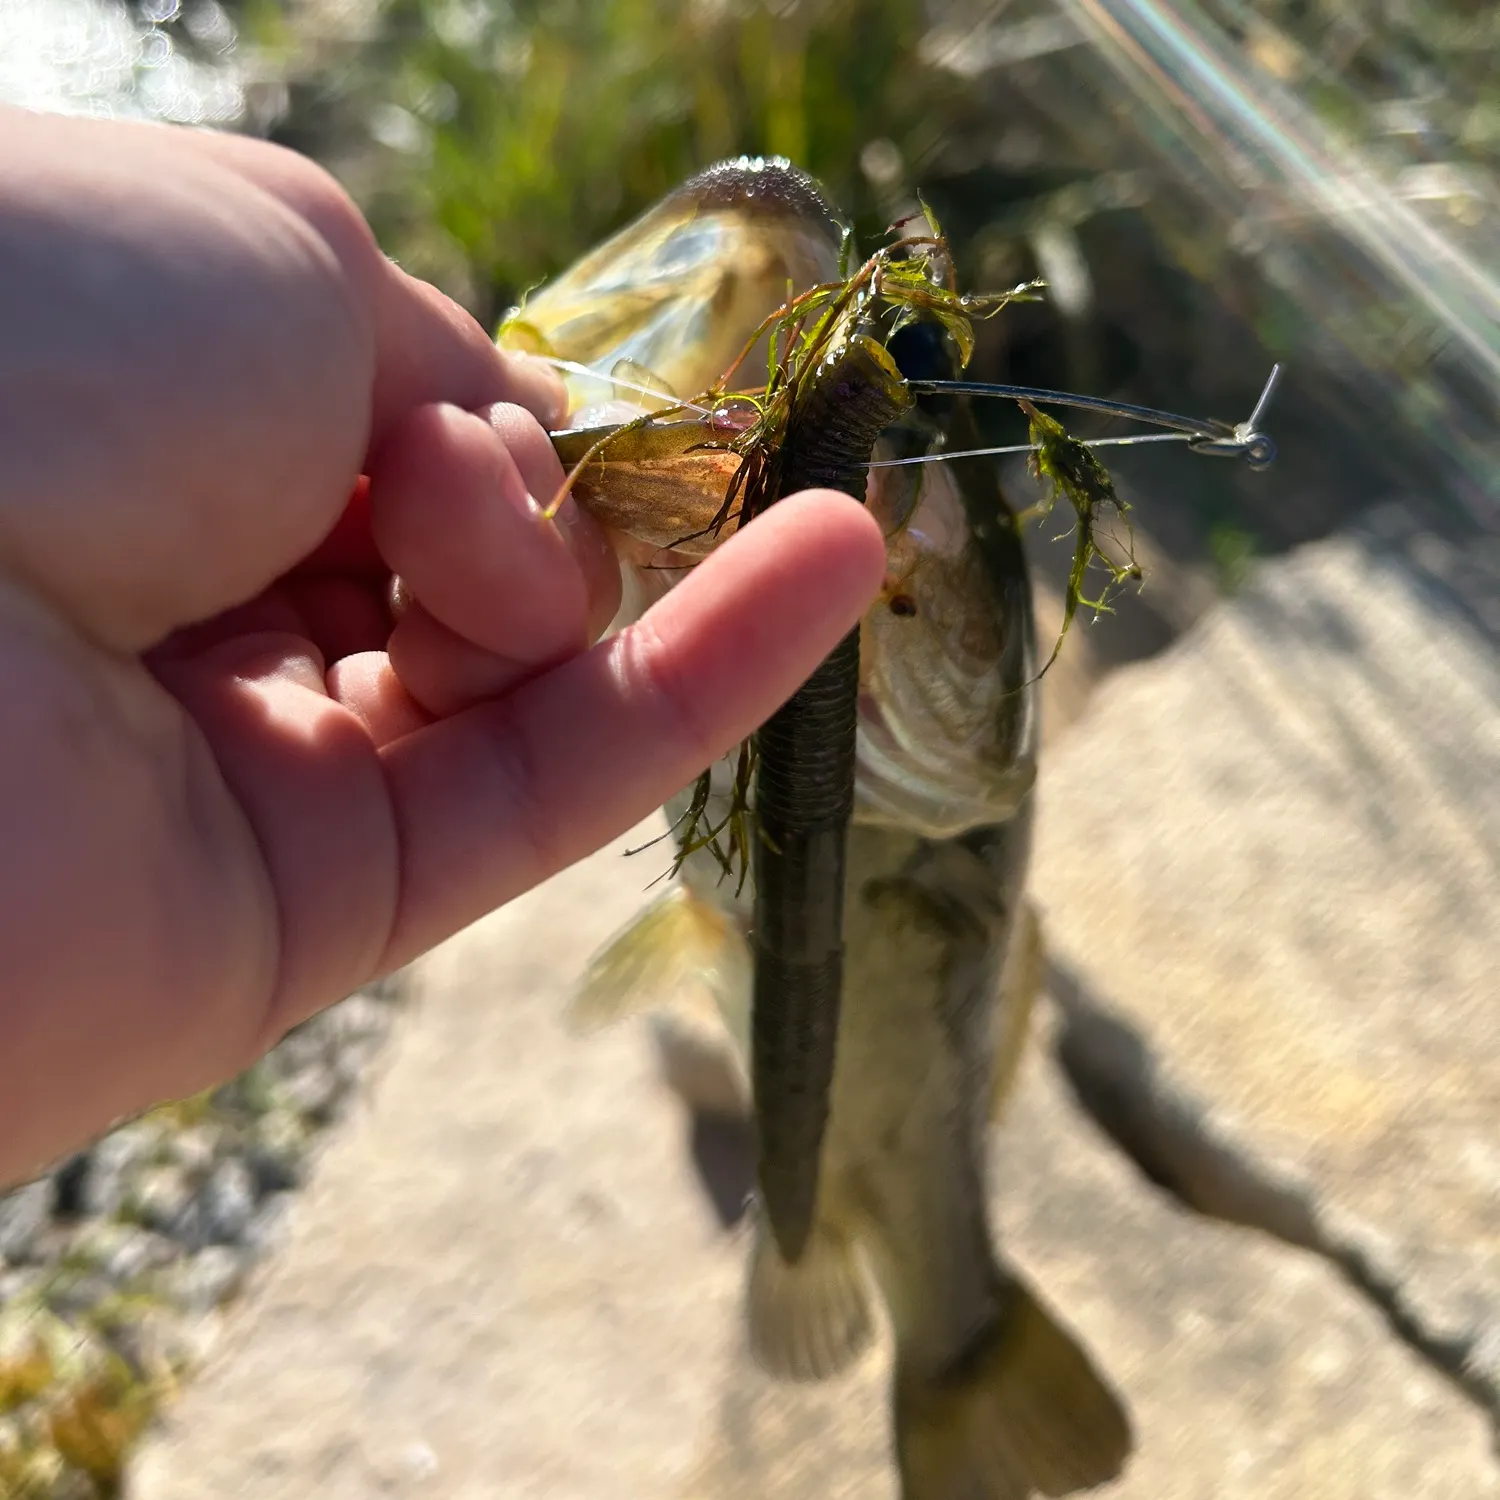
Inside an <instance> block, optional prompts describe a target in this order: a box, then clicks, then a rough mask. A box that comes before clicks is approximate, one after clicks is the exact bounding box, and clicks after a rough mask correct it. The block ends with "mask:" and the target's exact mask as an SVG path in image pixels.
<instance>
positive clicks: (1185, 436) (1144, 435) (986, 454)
mask: <svg viewBox="0 0 1500 1500" xmlns="http://www.w3.org/2000/svg"><path fill="white" fill-rule="evenodd" d="M1194 435H1195V434H1193V433H1191V432H1140V433H1136V434H1135V435H1134V436H1131V437H1109V438H1084V439H1082V440H1081V441H1082V443H1083V446H1084V447H1085V448H1129V447H1133V446H1134V445H1135V444H1136V443H1190V442H1192V440H1193V437H1194ZM1036 451H1037V444H1035V443H1007V444H1005V445H1004V446H1003V447H1000V448H963V449H960V450H959V451H958V452H957V453H919V454H917V456H916V457H915V458H878V459H872V460H871V461H870V462H869V463H868V464H866V465H865V467H866V468H868V469H899V468H901V467H902V465H904V464H940V463H946V462H947V460H949V459H950V458H996V457H999V456H1001V455H1003V454H1006V453H1035V452H1036Z"/></svg>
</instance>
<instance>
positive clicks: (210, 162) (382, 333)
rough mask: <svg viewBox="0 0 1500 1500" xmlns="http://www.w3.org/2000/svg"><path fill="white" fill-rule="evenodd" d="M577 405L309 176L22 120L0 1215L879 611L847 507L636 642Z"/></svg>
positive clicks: (240, 149) (506, 885)
mask: <svg viewBox="0 0 1500 1500" xmlns="http://www.w3.org/2000/svg"><path fill="white" fill-rule="evenodd" d="M560 399H561V389H560V387H559V386H558V384H557V382H556V380H555V378H554V377H553V376H552V375H551V374H550V372H548V371H546V370H545V369H543V368H541V367H540V366H537V365H535V364H533V363H531V362H528V361H521V360H519V359H516V358H512V357H508V356H505V355H502V354H500V353H499V352H497V351H496V350H495V349H494V348H493V346H492V345H491V343H490V341H489V339H488V338H487V337H486V335H485V333H484V331H483V330H482V329H481V328H480V327H479V326H478V325H477V324H476V323H475V322H474V321H473V320H472V319H470V318H469V317H468V315H467V314H466V313H464V312H463V311H462V310H461V309H459V308H458V307H456V306H454V305H453V304H452V303H450V302H448V301H447V300H446V299H444V298H443V297H441V296H440V295H439V294H438V293H437V292H435V291H434V290H432V289H431V288H430V287H427V286H424V285H423V284H421V283H420V282H417V281H415V280H413V279H412V278H410V277H408V276H406V275H405V274H404V273H402V272H401V271H400V270H398V269H397V268H396V267H395V266H393V265H392V264H391V263H390V262H389V261H387V260H386V259H385V258H384V257H383V256H382V255H381V254H380V253H379V251H378V250H377V248H376V246H375V243H374V240H373V238H372V237H371V235H370V233H369V230H368V229H367V227H366V226H365V224H364V222H363V220H362V219H361V217H360V216H359V214H358V212H357V210H356V209H355V208H354V207H353V205H352V204H351V203H350V202H349V200H348V199H347V198H346V197H345V196H344V194H343V193H342V191H341V190H340V189H339V188H338V187H337V185H336V184H335V183H334V182H333V180H332V179H331V178H329V177H328V176H327V175H326V174H324V173H323V172H322V171H321V170H320V169H318V168H317V167H315V166H313V165H312V164H310V163H309V162H307V161H304V160H302V159H301V158H298V157H296V156H293V155H291V154H290V153H286V152H283V151H280V150H278V149H276V148H274V147H270V146H267V145H264V144H262V143H260V142H254V141H249V140H244V139H236V138H229V137H221V136H213V135H209V134H206V133H200V132H189V131H185V130H178V129H172V128H167V127H153V126H133V125H120V124H104V123H94V122H82V121H70V120H61V119H54V118H49V117H44V116H37V115H28V114H23V113H19V112H14V111H3V110H0V693H3V695H4V701H5V704H6V709H5V715H4V719H3V721H0V898H3V899H0V1185H3V1184H4V1183H7V1182H15V1181H20V1180H23V1179H24V1178H26V1177H27V1176H29V1175H31V1174H33V1173H34V1172H36V1171H38V1170H40V1169H41V1168H43V1167H44V1166H45V1165H47V1164H48V1163H49V1162H51V1161H53V1160H55V1159H56V1158H57V1157H59V1156H60V1155H62V1154H64V1153H66V1152H67V1151H69V1150H72V1149H76V1148H77V1147H78V1146H80V1145H82V1144H84V1143H85V1142H86V1141H87V1140H88V1139H90V1138H91V1137H92V1136H94V1135H96V1134H97V1133H98V1132H100V1131H101V1130H103V1129H105V1128H106V1127H107V1126H108V1125H109V1124H110V1123H111V1122H112V1121H114V1120H116V1119H118V1118H120V1117H122V1116H124V1115H127V1114H130V1113H132V1112H134V1111H137V1110H139V1109H141V1108H143V1107H145V1106H147V1105H149V1104H151V1103H154V1102H156V1101H159V1100H163V1099H168V1098H176V1097H182V1096H184V1095H186V1094H190V1093H192V1092H195V1091H196V1090H198V1089H201V1088H204V1087H206V1086H208V1085H210V1084H212V1083H214V1082H216V1081H219V1080H222V1079H225V1078H228V1077H230V1076H232V1075H233V1074H235V1073H236V1072H238V1071H239V1070H240V1069H242V1068H243V1067H245V1066H246V1065H248V1064H249V1063H250V1062H251V1061H252V1060H253V1059H254V1058H256V1057H257V1056H259V1055H260V1054H261V1053H262V1052H264V1051H265V1050H266V1049H267V1048H269V1047H270V1046H272V1045H273V1044H274V1043H275V1041H276V1040H277V1039H278V1038H279V1037H280V1036H281V1035H282V1034H283V1033H284V1032H285V1031H286V1030H287V1029H288V1028H289V1027H291V1026H293V1025H295V1024H296V1023H297V1022H298V1021H300V1020H302V1019H304V1018H305V1017H307V1016H309V1015H311V1014H312V1013H313V1012H315V1011H317V1010H318V1009H320V1008H321V1007H323V1006H326V1005H328V1004H331V1003H332V1002H333V1001H335V1000H337V999H339V998H340V997H341V996H343V995H345V994H347V993H348V992H350V991H351V990H353V989H355V988H357V987H358V986H359V985H360V984H361V983H364V982H365V981H367V980H369V979H370V978H372V977H373V976H376V975H379V974H381V973H385V972H388V971H389V970H391V969H393V968H396V967H398V966H400V965H402V964H404V963H407V962H408V961H410V960H411V959H413V958H415V957H416V956H417V955H419V954H420V953H422V952H423V951H424V950H426V949H427V948H429V947H431V946H432V945H433V944H435V943H437V942H439V941H441V940H442V939H444V938H446V937H448V936H450V935H451V934H453V933H454V932H456V931H458V930H459V929H460V928H462V927H464V926H466V925H467V924H468V923H470V922H472V921H474V920H475V919H476V918H478V917H480V916H482V915H483V914H484V913H486V912H488V911H491V910H493V909H494V908H496V907H498V906H500V905H502V904H503V903H505V902H507V901H510V900H511V899H513V898H514V897H516V896H518V895H520V894H521V893H522V892H524V891H526V890H527V889H529V888H530V887H531V886H533V885H536V884H537V883H538V882H539V881H541V880H544V879H545V878H546V877H547V876H549V875H551V874H553V873H554V872H556V871H558V870H561V869H563V868H564V867H565V866H567V865H569V864H571V863H573V862H574V861H575V860H577V859H580V858H582V857H583V856H585V855H587V854H588V853H590V852H591V851H592V850H594V849H596V848H598V847H599V846H600V845H601V844H603V843H605V842H607V841H608V840H610V839H611V838H612V837H614V836H615V835H616V834H618V833H620V832H622V831H623V830H625V829H627V828H629V827H630V826H631V825H632V824H634V823H635V822H636V821H638V820H639V819H640V818H642V817H643V816H645V815H646V814H647V813H649V812H650V811H651V810H652V809H653V808H654V807H656V806H657V805H659V804H660V803H661V802H662V801H664V800H665V799H666V798H667V797H668V796H670V795H671V794H672V793H673V792H675V791H677V790H678V789H679V788H680V787H682V786H683V785H685V784H686V783H687V782H688V781H690V780H691V779H692V777H693V776H694V775H695V774H696V773H697V772H698V771H699V770H701V769H702V768H703V766H705V765H706V764H708V763H709V762H710V761H711V760H713V759H714V758H715V757H717V756H718V755H720V754H722V753H724V752H725V751H727V750H728V749H729V748H730V747H731V746H732V745H733V744H734V743H735V742H736V741H738V740H739V739H740V738H742V737H743V736H744V735H745V734H746V733H748V732H749V731H751V730H752V729H754V728H755V726H756V725H757V724H759V723H760V722H761V721H762V720H763V719H764V718H765V717H766V716H767V715H768V714H769V713H770V712H771V711H772V710H774V709H775V708H776V706H777V705H778V704H779V703H781V702H782V701H783V700H784V699H785V698H786V697H787V696H788V695H789V694H790V693H791V692H792V691H793V690H794V689H795V687H796V686H797V684H798V683H799V682H800V681H801V680H803V679H804V678H805V677H806V676H807V674H808V673H809V672H810V671H811V670H812V668H813V667H814V666H815V665H816V663H817V662H818V660H819V659H820V658H821V657H822V656H823V655H824V654H825V653H826V652H827V651H828V650H829V649H830V648H831V647H832V646H833V644H834V643H835V642H836V641H837V640H838V638H839V637H840V636H841V635H842V634H843V633H844V632H845V631H847V630H848V629H849V628H850V627H851V626H852V625H853V624H854V622H855V621H856V620H857V619H858V617H859V615H860V613H861V612H862V610H863V609H864V608H865V606H866V605H867V604H868V602H869V601H870V600H871V599H872V598H873V596H874V595H875V593H876V591H877V589H878V588H879V586H880V580H881V576H882V571H883V567H884V549H883V545H882V542H881V537H880V534H879V531H878V528H877V527H876V526H875V524H874V522H873V521H872V520H871V519H870V517H869V516H868V515H866V514H865V512H864V510H863V509H862V507H860V506H858V505H856V504H855V503H854V502H853V501H851V500H849V499H848V498H847V497H844V496H839V495H834V494H830V493H820V492H812V493H809V494H807V495H804V496H799V497H796V498H794V499H792V500H789V501H787V502H785V503H783V504H782V505H779V506H777V507H775V508H774V509H773V510H772V511H770V512H769V513H768V514H767V515H766V516H764V517H763V518H762V519H760V520H758V521H756V522H755V523H754V525H752V526H750V527H748V528H747V529H746V530H745V531H744V532H743V533H742V534H740V535H738V536H736V537H734V538H732V539H731V540H730V541H729V542H727V543H726V544H725V545H724V546H723V547H722V548H720V549H719V550H718V551H717V552H716V553H715V554H714V555H713V556H712V557H711V558H710V559H709V560H708V561H706V562H705V563H703V564H702V565H701V566H700V567H699V568H698V569H697V570H696V571H695V572H694V574H693V575H692V576H691V577H689V578H688V579H687V580H686V581H685V582H683V583H682V584H681V585H680V586H679V587H678V588H676V589H675V590H673V591H672V592H671V594H669V595H668V596H667V598H666V599H664V600H663V601H662V602H661V603H660V604H658V605H657V606H656V607H655V608H654V609H652V611H651V612H650V614H649V615H648V616H647V617H646V618H645V619H643V620H642V621H641V622H640V623H639V624H637V625H634V626H631V627H630V628H628V629H627V630H625V631H623V632H621V633H620V634H618V635H616V636H612V637H611V638H610V639H608V640H606V641H602V642H601V641H600V640H599V637H600V635H601V633H602V631H603V630H604V628H605V626H606V625H607V623H608V622H609V620H610V618H611V617H612V615H613V613H614V610H615V607H616V604H617V601H618V589H619V578H618V570H617V568H616V566H615V564H614V561H613V558H612V554H611V551H610V548H609V543H608V539H607V538H606V536H605V535H604V534H603V532H602V531H601V530H600V529H599V528H598V527H597V526H595V525H594V524H593V523H592V522H590V521H589V520H588V518H587V517H585V516H582V515H581V514H579V513H578V512H577V511H576V510H575V509H574V508H573V507H572V505H571V502H570V503H568V504H566V505H565V506H564V508H563V510H562V511H561V513H560V514H559V516H558V519H557V522H556V523H555V524H553V523H549V522H546V521H544V520H543V519H542V518H541V516H540V514H539V510H540V507H539V505H538V497H539V498H540V502H541V504H543V505H544V504H545V503H546V502H547V501H548V500H550V499H551V497H552V496H553V494H554V493H555V492H556V490H557V488H558V486H559V485H560V483H561V480H562V473H561V469H560V467H559V465H558V463H557V460H556V458H555V456H554V455H553V453H552V449H551V445H550V443H549V442H548V440H547V437H546V433H545V430H544V426H543V424H544V423H545V422H547V421H549V420H552V419H554V418H556V416H557V415H558V404H559V401H560ZM362 474H363V475H367V476H368V480H369V483H368V491H367V495H366V494H365V493H364V490H363V486H362V485H361V483H360V476H361V475H362ZM352 496H354V497H357V503H354V504H351V497H352ZM341 518H342V519H341ZM330 533H333V535H332V536H331V537H330ZM393 573H395V574H399V575H400V577H401V578H402V579H403V580H404V581H405V582H406V583H407V585H408V586H409V588H410V590H411V593H412V595H413V596H414V598H415V600H416V601H417V603H416V604H415V605H414V606H413V607H412V608H411V609H410V610H409V611H408V612H407V613H406V614H405V615H403V616H402V617H401V619H400V621H399V623H396V624H394V625H393V623H392V620H391V617H390V615H389V612H388V611H387V609H386V607H385V592H386V589H387V587H388V585H389V580H390V576H391V575H392V574H393ZM496 1003H503V1002H502V1001H500V1000H497V1002H496Z"/></svg>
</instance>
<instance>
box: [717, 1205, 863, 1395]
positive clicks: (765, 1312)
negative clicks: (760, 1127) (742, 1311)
mask: <svg viewBox="0 0 1500 1500" xmlns="http://www.w3.org/2000/svg"><path fill="white" fill-rule="evenodd" d="M746 1311H747V1314H748V1321H749V1325H750V1353H751V1355H752V1356H753V1358H754V1359H755V1362H756V1364H758V1365H759V1366H760V1367H761V1368H762V1369H763V1370H764V1371H765V1372H766V1373H767V1374H768V1375H774V1376H776V1377H777V1378H778V1379H779V1380H824V1379H826V1378H827V1377H828V1376H830V1375H836V1374H838V1372H839V1371H840V1370H843V1369H845V1368H847V1367H848V1365H849V1364H851V1363H852V1362H853V1361H854V1360H855V1359H857V1358H858V1357H859V1355H860V1354H862V1353H863V1352H864V1350H865V1349H866V1348H867V1347H868V1345H869V1343H870V1339H871V1337H872V1335H873V1333H874V1330H875V1320H874V1309H873V1305H872V1303H871V1299H870V1281H869V1277H868V1275H867V1274H866V1271H865V1268H864V1265H863V1264H862V1263H861V1261H860V1258H859V1252H858V1248H857V1247H856V1245H855V1243H854V1241H853V1240H852V1239H851V1238H849V1237H848V1236H847V1235H845V1234H844V1233H842V1232H841V1231H839V1230H837V1229H835V1228H833V1227H832V1226H831V1225H829V1224H828V1223H827V1222H826V1221H824V1220H818V1221H816V1222H815V1223H814V1224H813V1227H812V1232H811V1233H810V1234H809V1235H808V1237H807V1244H806V1246H805V1248H804V1249H803V1251H802V1254H801V1256H800V1257H799V1258H798V1260H797V1261H796V1263H795V1264H794V1265H788V1264H787V1262H786V1261H785V1260H783V1259H782V1256H781V1251H780V1250H779V1249H778V1248H777V1246H776V1241H775V1238H774V1237H773V1236H772V1234H771V1231H770V1227H769V1225H767V1223H766V1222H765V1217H764V1213H763V1212H761V1213H759V1214H758V1215H757V1218H756V1224H755V1247H754V1249H753V1250H752V1251H751V1255H750V1277H749V1284H748V1287H747V1291H746Z"/></svg>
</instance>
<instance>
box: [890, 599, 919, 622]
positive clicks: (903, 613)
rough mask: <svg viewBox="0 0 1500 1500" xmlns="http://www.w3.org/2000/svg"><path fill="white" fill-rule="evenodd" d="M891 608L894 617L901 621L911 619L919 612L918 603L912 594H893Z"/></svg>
mask: <svg viewBox="0 0 1500 1500" xmlns="http://www.w3.org/2000/svg"><path fill="white" fill-rule="evenodd" d="M889 608H890V611H891V613H892V614H893V615H898V616H899V617H900V618H901V619H903V620H906V619H910V618H911V616H913V615H914V614H916V612H917V601H916V600H915V599H913V598H912V596H911V595H910V594H892V595H891V597H890V601H889Z"/></svg>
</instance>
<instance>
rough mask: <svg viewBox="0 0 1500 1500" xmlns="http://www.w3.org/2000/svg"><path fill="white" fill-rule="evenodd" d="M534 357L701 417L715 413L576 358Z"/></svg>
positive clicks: (549, 355) (559, 368)
mask: <svg viewBox="0 0 1500 1500" xmlns="http://www.w3.org/2000/svg"><path fill="white" fill-rule="evenodd" d="M532 358H533V359H539V360H541V361H542V362H543V363H544V364H549V365H551V366H552V368H553V369H554V370H566V371H567V373H568V374H570V375H586V376H588V378H589V379H590V380H597V381H599V382H600V384H602V385H616V386H619V387H620V388H621V389H622V390H627V391H635V392H637V393H638V394H640V395H642V396H653V397H655V399H656V400H658V401H661V402H664V403H666V404H667V405H668V406H672V407H678V408H680V409H681V410H683V411H690V412H693V413H695V414H696V415H697V416H700V417H711V416H713V414H714V413H713V411H712V409H711V408H709V407H707V406H699V405H698V403H697V402H696V401H680V400H678V398H677V397H675V396H671V395H669V394H668V393H667V392H666V391H662V390H654V389H653V388H652V387H651V386H649V385H645V384H643V383H642V382H640V381H638V380H629V379H627V378H626V377H625V376H623V375H606V374H605V373H604V372H603V371H602V370H596V369H594V368H593V367H592V366H590V365H581V364H579V363H578V361H577V360H576V359H562V358H560V357H559V356H558V355H556V354H534V355H532Z"/></svg>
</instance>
